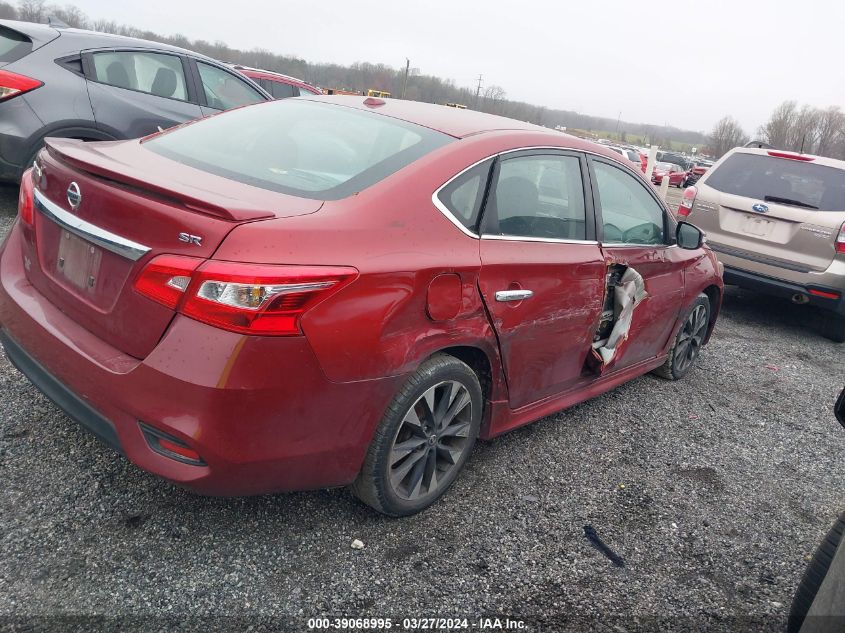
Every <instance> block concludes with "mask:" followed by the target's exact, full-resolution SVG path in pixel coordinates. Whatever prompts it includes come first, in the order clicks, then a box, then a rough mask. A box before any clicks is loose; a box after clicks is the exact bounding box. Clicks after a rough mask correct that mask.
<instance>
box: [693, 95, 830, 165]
mask: <svg viewBox="0 0 845 633" xmlns="http://www.w3.org/2000/svg"><path fill="white" fill-rule="evenodd" d="M755 140H760V141H763V142H765V143H768V144H769V145H771V146H773V147H776V148H777V149H784V150H790V151H793V152H803V153H805V154H815V155H817V156H828V157H830V158H838V159H840V160H845V113H843V112H842V110H841V109H840V107H839V106H830V107H828V108H814V107H813V106H809V105H803V106H801V107H799V106H798V103H797V102H795V101H784V102H783V103H781V104H780V105H779V106H778V107H777V108H775V109H774V111H773V112H772V114H771V116H770V117H769V120H768V121H766V123H764V124H763V125H761V126H760V127H759V128H758V129H757V139H755ZM747 142H748V135H746V134H745V132H743V130H742V127H741V126H740V125H739V123H737V122H736V121H735V120H734V119H733V118H731V117H729V116H726V117H724V118H723V119H721V120H720V121H719V122H718V123H716V125H715V126H714V127H713V131H712V132H711V133H710V150H711V152H712V153H713V154H714V155H715V156H716V158H720V157H721V156H722V155H723V154H724V153H725V152H727V151H728V150H729V149H731V148H733V147H737V146H738V145H744V144H745V143H747Z"/></svg>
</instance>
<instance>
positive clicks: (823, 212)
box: [678, 147, 845, 343]
mask: <svg viewBox="0 0 845 633" xmlns="http://www.w3.org/2000/svg"><path fill="white" fill-rule="evenodd" d="M678 216H679V218H680V219H685V220H689V221H690V222H693V223H694V224H695V225H696V226H698V227H700V228H701V229H703V230H704V231H706V232H707V242H708V244H709V245H710V248H712V249H713V251H714V252H715V253H716V255H717V257H718V258H719V260H720V261H721V262H722V263H723V264H724V266H725V283H727V284H734V285H737V286H743V287H746V288H751V289H756V290H760V291H763V292H767V293H769V294H773V295H778V296H782V297H785V298H788V299H791V300H792V301H793V302H795V303H799V304H813V305H816V306H818V307H819V308H821V309H822V310H823V313H822V314H823V319H822V322H821V333H822V334H823V335H824V336H826V337H828V338H830V339H832V340H834V341H837V342H839V343H841V342H843V341H845V300H843V296H842V295H843V293H845V161H841V160H834V159H832V158H822V157H820V156H810V155H807V154H795V153H792V152H784V151H779V150H773V149H751V148H742V147H740V148H736V149H733V150H731V151H730V152H728V153H727V154H726V155H725V156H724V157H722V159H721V160H719V161H718V162H717V163H716V164H715V165H714V166H713V167H712V168H711V169H710V170H709V171H708V172H707V173H706V174H705V175H704V176H702V177H701V179H700V180H699V181H698V183H697V184H696V186H695V187H689V188H688V189H687V190H686V192H685V193H684V199H683V202H682V203H681V205H680V207H679V208H678Z"/></svg>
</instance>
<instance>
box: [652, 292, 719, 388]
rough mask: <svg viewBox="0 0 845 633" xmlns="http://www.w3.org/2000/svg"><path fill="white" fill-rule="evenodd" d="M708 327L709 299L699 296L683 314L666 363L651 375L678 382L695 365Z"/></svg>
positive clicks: (703, 295)
mask: <svg viewBox="0 0 845 633" xmlns="http://www.w3.org/2000/svg"><path fill="white" fill-rule="evenodd" d="M701 308H703V312H702V310H701ZM709 327H710V299H708V298H707V295H705V294H700V295H698V297H696V298H695V301H693V303H692V305H691V306H690V307H689V308H688V309H687V311H686V312H685V313H684V318H683V321H682V322H681V327H680V329H679V330H678V334H677V335H676V336H675V340H674V341H673V342H672V347H671V348H670V349H669V356H668V358H667V359H666V362H665V363H663V365H661V366H660V367H658V368H657V369H655V370H654V371H653V372H652V373H653V374H655V375H657V376H660V377H661V378H666V379H668V380H680V379H681V378H683V377H684V376H686V375H687V374H688V373H689V371H690V369H692V367H693V366H694V365H695V360H696V359H697V358H698V354H699V353H700V352H701V348H702V346H703V345H704V339H705V337H706V336H707V329H708V328H709Z"/></svg>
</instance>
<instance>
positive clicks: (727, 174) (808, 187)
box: [705, 152, 845, 211]
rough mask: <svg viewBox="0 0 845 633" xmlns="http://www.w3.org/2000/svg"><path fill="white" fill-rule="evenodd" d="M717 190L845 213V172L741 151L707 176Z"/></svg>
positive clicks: (709, 183) (711, 185)
mask: <svg viewBox="0 0 845 633" xmlns="http://www.w3.org/2000/svg"><path fill="white" fill-rule="evenodd" d="M706 178H707V180H706V181H705V182H706V183H707V185H709V186H710V187H713V189H716V190H717V191H721V192H723V193H730V194H734V195H737V196H744V197H746V198H754V199H756V200H765V201H767V202H773V203H777V204H787V205H792V206H796V207H801V208H806V209H818V210H819V211H845V170H842V169H836V168H835V167H828V166H826V165H817V164H814V163H812V162H805V161H799V160H791V159H788V158H775V157H773V156H765V155H760V154H746V153H742V152H737V153H736V154H732V155H731V156H728V158H726V159H725V162H723V163H722V164H721V165H719V167H717V168H716V169H715V170H711V171H710V172H709V174H708V175H707V176H706Z"/></svg>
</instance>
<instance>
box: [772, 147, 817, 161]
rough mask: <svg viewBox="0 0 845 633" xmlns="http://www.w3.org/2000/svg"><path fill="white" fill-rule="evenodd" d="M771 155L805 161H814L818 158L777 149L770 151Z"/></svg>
mask: <svg viewBox="0 0 845 633" xmlns="http://www.w3.org/2000/svg"><path fill="white" fill-rule="evenodd" d="M768 154H769V156H773V157H775V158H788V159H789V160H803V161H807V162H810V161H813V160H816V159H815V158H814V157H813V156H804V155H803V154H793V153H792V152H779V151H776V150H772V151H769V152H768Z"/></svg>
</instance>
